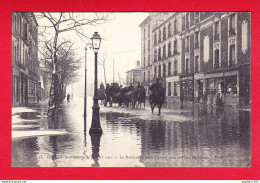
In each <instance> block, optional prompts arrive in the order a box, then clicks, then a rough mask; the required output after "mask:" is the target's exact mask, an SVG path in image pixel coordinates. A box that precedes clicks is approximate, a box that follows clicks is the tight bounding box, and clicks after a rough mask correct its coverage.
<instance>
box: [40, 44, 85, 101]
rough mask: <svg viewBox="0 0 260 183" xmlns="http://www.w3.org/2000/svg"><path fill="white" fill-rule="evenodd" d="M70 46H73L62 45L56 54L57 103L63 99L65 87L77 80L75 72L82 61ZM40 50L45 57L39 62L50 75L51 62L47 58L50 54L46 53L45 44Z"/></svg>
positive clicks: (49, 52)
mask: <svg viewBox="0 0 260 183" xmlns="http://www.w3.org/2000/svg"><path fill="white" fill-rule="evenodd" d="M72 46H73V44H72V43H70V42H67V43H64V44H63V46H62V47H61V48H60V49H59V50H58V52H57V63H56V74H57V77H58V79H59V80H58V83H57V86H58V87H57V88H58V91H59V92H58V93H59V96H58V99H59V102H61V101H62V100H63V99H64V98H65V94H66V86H67V85H68V84H71V83H74V82H76V81H77V78H78V73H77V71H78V70H79V69H80V64H81V60H82V59H81V58H78V57H77V55H76V54H75V52H74V50H73V49H72ZM41 50H42V52H44V57H45V59H42V60H41V64H42V65H44V66H45V68H47V71H48V72H49V73H51V72H52V60H51V59H48V58H50V56H51V55H52V52H51V51H48V48H47V44H43V47H42V48H41Z"/></svg>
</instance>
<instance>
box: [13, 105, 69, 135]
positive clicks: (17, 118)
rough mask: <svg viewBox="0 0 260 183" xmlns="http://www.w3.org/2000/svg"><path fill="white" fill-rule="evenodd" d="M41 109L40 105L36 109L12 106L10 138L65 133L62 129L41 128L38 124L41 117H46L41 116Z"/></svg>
mask: <svg viewBox="0 0 260 183" xmlns="http://www.w3.org/2000/svg"><path fill="white" fill-rule="evenodd" d="M42 103H43V102H42ZM34 107H35V106H34ZM41 110H42V109H41V108H40V107H39V108H37V109H36V108H33V109H32V108H29V107H13V108H12V139H21V138H29V137H36V136H44V135H45V136H50V135H64V134H67V132H65V131H64V130H50V129H43V128H42V127H41V126H40V123H41V119H42V118H47V116H41V114H40V111H41Z"/></svg>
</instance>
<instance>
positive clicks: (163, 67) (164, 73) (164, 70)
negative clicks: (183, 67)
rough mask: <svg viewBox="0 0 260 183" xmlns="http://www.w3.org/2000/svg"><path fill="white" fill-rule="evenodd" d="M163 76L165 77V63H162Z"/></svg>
mask: <svg viewBox="0 0 260 183" xmlns="http://www.w3.org/2000/svg"><path fill="white" fill-rule="evenodd" d="M163 77H166V65H165V64H163Z"/></svg>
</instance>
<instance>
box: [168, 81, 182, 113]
mask: <svg viewBox="0 0 260 183" xmlns="http://www.w3.org/2000/svg"><path fill="white" fill-rule="evenodd" d="M166 103H167V107H168V108H172V107H173V106H174V105H179V104H180V77H179V76H172V77H168V78H166Z"/></svg>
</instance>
